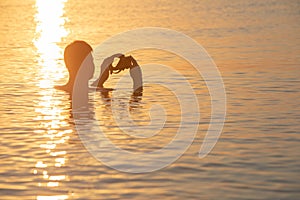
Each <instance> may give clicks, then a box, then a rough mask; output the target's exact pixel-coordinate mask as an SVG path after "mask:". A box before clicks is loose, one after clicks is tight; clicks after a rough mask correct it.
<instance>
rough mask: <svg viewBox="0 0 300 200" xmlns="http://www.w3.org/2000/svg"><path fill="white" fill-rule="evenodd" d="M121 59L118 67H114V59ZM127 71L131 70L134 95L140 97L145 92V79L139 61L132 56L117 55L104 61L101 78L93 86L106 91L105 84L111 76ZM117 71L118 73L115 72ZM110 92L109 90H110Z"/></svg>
mask: <svg viewBox="0 0 300 200" xmlns="http://www.w3.org/2000/svg"><path fill="white" fill-rule="evenodd" d="M116 57H118V58H120V61H119V62H118V64H117V65H116V67H113V66H112V63H113V61H114V58H116ZM125 69H129V70H130V76H131V78H132V80H133V95H137V96H140V95H142V92H143V77H142V70H141V68H140V66H139V65H138V63H137V61H136V60H135V59H134V58H133V57H132V56H128V57H126V56H124V55H123V54H115V55H113V56H111V57H109V58H107V59H105V60H104V61H103V63H102V64H101V73H100V76H99V78H98V79H97V80H96V81H95V82H94V83H93V84H92V85H93V86H97V87H98V88H99V89H100V90H102V91H105V90H107V88H104V87H103V84H104V82H105V81H106V80H107V79H108V77H109V74H113V73H115V74H117V73H119V72H120V71H123V70H125ZM115 71H116V72H115ZM108 90H109V89H108Z"/></svg>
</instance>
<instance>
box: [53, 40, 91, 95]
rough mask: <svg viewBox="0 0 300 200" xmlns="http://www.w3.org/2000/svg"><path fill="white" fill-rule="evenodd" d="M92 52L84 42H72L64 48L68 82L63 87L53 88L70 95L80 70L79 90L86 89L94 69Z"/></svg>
mask: <svg viewBox="0 0 300 200" xmlns="http://www.w3.org/2000/svg"><path fill="white" fill-rule="evenodd" d="M92 51H93V49H92V47H91V46H90V45H89V44H88V43H86V42H84V41H74V42H72V43H71V44H69V45H68V46H67V47H66V48H65V51H64V61H65V65H66V67H67V69H68V72H69V80H68V82H67V83H66V84H65V85H62V86H55V88H56V89H61V90H64V91H67V92H69V93H72V92H73V87H74V84H75V80H76V76H77V74H78V71H79V69H80V68H81V69H80V73H81V75H80V79H81V80H80V81H81V82H80V85H81V86H80V87H79V88H88V81H89V80H90V79H91V78H92V77H93V74H94V69H95V66H94V61H93V56H92V54H91V53H92Z"/></svg>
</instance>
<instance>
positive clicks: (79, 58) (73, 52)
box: [64, 40, 93, 75]
mask: <svg viewBox="0 0 300 200" xmlns="http://www.w3.org/2000/svg"><path fill="white" fill-rule="evenodd" d="M92 51H93V49H92V47H91V46H90V45H89V44H88V43H86V42H84V41H80V40H76V41H74V42H72V43H71V44H69V45H68V46H67V47H66V48H65V52H64V61H65V64H66V67H67V69H68V71H69V73H70V74H73V75H76V73H77V71H78V70H79V68H80V66H81V64H82V62H83V61H84V59H85V58H86V56H87V55H88V54H89V53H90V52H92Z"/></svg>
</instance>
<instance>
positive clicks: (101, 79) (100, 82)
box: [92, 53, 123, 88]
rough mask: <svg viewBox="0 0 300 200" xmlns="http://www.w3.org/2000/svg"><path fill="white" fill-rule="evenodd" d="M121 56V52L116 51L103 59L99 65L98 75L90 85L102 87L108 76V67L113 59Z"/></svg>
mask: <svg viewBox="0 0 300 200" xmlns="http://www.w3.org/2000/svg"><path fill="white" fill-rule="evenodd" d="M121 56H123V54H121V53H117V54H114V55H112V56H110V57H107V58H105V59H104V61H103V62H102V64H101V66H100V69H101V73H100V76H99V78H98V79H97V80H96V81H94V83H92V86H95V87H98V88H103V84H104V82H105V81H106V80H107V79H108V77H109V70H110V67H111V65H112V63H113V61H114V59H115V58H119V57H121Z"/></svg>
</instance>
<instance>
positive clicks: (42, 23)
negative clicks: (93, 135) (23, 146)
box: [33, 0, 72, 199]
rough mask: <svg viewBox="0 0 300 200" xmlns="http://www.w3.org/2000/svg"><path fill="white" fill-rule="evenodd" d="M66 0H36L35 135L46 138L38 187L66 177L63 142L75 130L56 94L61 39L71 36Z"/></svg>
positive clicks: (38, 168)
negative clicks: (37, 69) (65, 13)
mask: <svg viewBox="0 0 300 200" xmlns="http://www.w3.org/2000/svg"><path fill="white" fill-rule="evenodd" d="M65 2H66V0H55V1H45V0H36V9H37V13H36V15H35V21H36V39H35V40H34V41H33V43H34V45H35V47H36V49H37V55H38V56H37V62H38V65H39V73H38V75H37V76H38V78H39V79H38V83H37V86H38V87H39V89H40V91H39V95H40V98H39V101H38V102H36V105H37V107H36V109H35V112H36V117H35V120H36V121H39V122H40V123H39V126H38V127H36V131H35V133H36V134H40V135H42V136H43V138H45V140H44V141H45V142H44V143H43V144H41V145H40V148H41V149H43V151H44V152H45V153H47V154H48V155H46V156H45V157H46V158H45V159H44V160H37V161H36V165H35V168H34V169H33V174H35V175H37V176H39V177H42V179H43V181H40V182H38V183H37V185H38V186H39V187H48V188H56V187H59V186H60V184H61V182H62V181H66V180H67V175H66V174H60V173H59V170H56V169H58V168H60V167H63V166H64V165H65V163H66V161H67V151H65V150H62V149H61V146H62V144H64V143H66V141H67V140H68V139H69V136H68V134H70V133H72V129H71V128H70V127H69V125H68V122H67V120H68V114H66V111H65V110H64V109H63V108H62V106H61V105H62V102H63V101H62V99H61V97H57V96H55V94H56V91H55V90H54V89H53V85H54V84H55V83H56V81H58V80H60V79H62V78H64V76H65V74H64V66H63V60H62V56H63V48H62V47H61V46H60V43H61V42H62V40H63V39H64V38H65V37H66V36H67V35H68V31H67V30H66V29H65V28H64V24H65V21H66V18H65V17H64V6H65ZM37 199H68V195H61V194H59V195H52V196H45V195H39V196H37Z"/></svg>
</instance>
